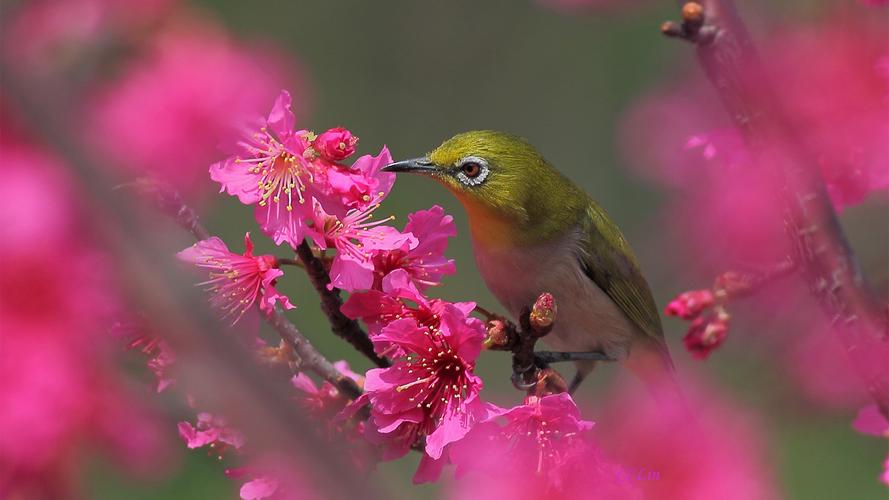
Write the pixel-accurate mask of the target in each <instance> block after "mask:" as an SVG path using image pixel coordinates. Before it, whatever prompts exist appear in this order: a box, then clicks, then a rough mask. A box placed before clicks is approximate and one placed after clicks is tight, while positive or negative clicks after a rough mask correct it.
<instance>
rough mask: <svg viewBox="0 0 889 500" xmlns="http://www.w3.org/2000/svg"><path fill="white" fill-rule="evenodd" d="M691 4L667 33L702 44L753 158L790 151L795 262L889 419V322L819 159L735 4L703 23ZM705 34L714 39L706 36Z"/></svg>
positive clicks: (712, 0)
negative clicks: (784, 110)
mask: <svg viewBox="0 0 889 500" xmlns="http://www.w3.org/2000/svg"><path fill="white" fill-rule="evenodd" d="M692 3H695V2H680V4H682V5H683V23H682V26H680V27H679V28H678V30H677V29H676V27H675V25H667V26H665V29H664V31H665V32H668V33H667V34H670V35H676V34H677V33H679V34H689V35H688V36H683V38H685V39H688V40H689V41H692V42H694V43H695V46H696V50H697V55H698V61H699V62H700V64H701V67H702V68H703V69H704V71H705V73H706V74H707V77H708V79H709V80H710V82H711V83H712V84H713V86H714V87H715V89H716V92H717V93H718V94H719V97H720V100H721V101H722V104H723V106H724V107H725V109H726V111H727V112H728V114H729V116H730V117H731V118H732V120H733V121H734V124H735V126H737V127H738V129H739V130H740V131H741V133H742V134H743V136H744V139H745V141H746V142H747V145H748V146H749V148H750V150H751V152H752V153H753V154H754V155H757V156H760V157H762V155H764V154H765V152H766V151H768V148H767V145H768V144H770V143H774V142H775V141H778V142H780V143H782V144H788V145H790V146H791V147H790V148H788V149H789V151H787V152H785V153H784V154H783V156H782V157H781V158H780V162H779V163H778V165H779V166H778V167H777V168H776V169H775V172H774V174H775V176H776V178H777V179H778V180H779V182H780V185H781V186H783V187H782V189H781V191H780V192H779V193H777V195H778V196H779V198H780V199H781V201H782V206H783V210H784V219H785V223H786V227H787V233H788V237H789V238H790V240H791V243H792V247H793V252H794V255H793V260H794V261H795V262H796V263H797V264H798V265H799V268H800V271H801V273H802V275H803V277H804V279H805V280H806V282H807V284H808V285H809V288H810V289H811V291H812V293H813V294H814V295H815V297H816V298H817V299H818V301H819V303H820V306H821V309H822V310H823V311H824V313H825V314H826V315H827V317H828V318H829V319H830V321H831V324H832V326H833V330H834V331H835V332H836V335H837V336H838V338H839V340H840V341H841V343H842V345H843V347H844V349H845V351H846V353H847V355H848V356H849V358H850V360H851V361H852V364H853V365H854V366H855V367H856V369H857V370H858V372H859V375H860V376H861V377H862V378H863V379H864V381H865V384H866V386H867V390H868V392H869V393H870V395H871V397H872V398H873V399H874V401H875V402H876V403H877V404H878V405H879V407H880V409H881V411H882V412H883V414H884V415H885V416H889V332H887V323H889V318H887V316H886V311H885V308H884V306H881V305H880V303H879V301H878V300H877V299H876V297H875V296H874V294H873V292H872V291H871V289H870V288H869V287H868V285H867V283H866V282H865V279H864V277H863V276H862V274H861V270H860V268H859V265H858V263H857V261H856V259H855V255H854V254H853V252H852V250H851V248H850V246H849V244H848V241H847V239H846V236H845V234H844V233H843V230H842V228H841V226H840V224H839V221H838V219H837V217H836V213H835V211H834V209H833V206H832V204H831V202H830V199H829V198H828V195H827V189H826V187H825V185H824V181H823V180H822V178H821V176H820V173H819V171H818V169H817V168H815V167H814V165H815V164H816V163H815V162H814V161H813V159H812V154H811V152H809V151H806V150H805V148H804V147H802V146H801V145H800V141H799V140H798V138H796V137H795V136H794V133H793V130H792V128H791V127H790V126H789V125H788V124H787V123H786V121H785V119H784V117H783V116H782V114H781V112H780V110H781V103H780V102H779V101H778V100H777V99H776V98H775V97H774V96H773V95H772V94H771V93H770V92H769V89H767V88H765V87H767V86H768V85H767V83H766V78H765V76H766V75H765V72H764V71H763V69H762V64H761V63H760V60H759V57H758V54H757V53H756V50H755V47H754V46H753V42H752V41H751V39H750V36H749V35H748V33H747V30H746V28H745V27H744V25H743V23H742V22H741V20H740V18H739V16H738V14H737V11H736V9H735V6H734V3H733V2H732V1H731V0H705V1H704V2H702V3H701V4H700V5H702V7H701V9H700V12H699V15H700V19H692V18H693V17H695V16H691V17H692V18H690V16H689V15H688V13H689V12H695V11H696V10H697V9H695V8H693V7H692V8H689V7H688V6H689V5H690V4H692ZM695 26H698V27H697V28H696V27H695ZM695 30H697V31H695ZM704 30H706V32H707V33H709V34H708V35H707V36H706V37H701V36H700V33H701V32H702V31H704ZM694 33H698V35H695V34H694Z"/></svg>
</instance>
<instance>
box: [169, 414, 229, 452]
mask: <svg viewBox="0 0 889 500" xmlns="http://www.w3.org/2000/svg"><path fill="white" fill-rule="evenodd" d="M179 437H181V438H182V439H183V440H184V441H185V443H186V445H187V446H188V449H190V450H193V449H195V448H203V447H204V446H211V445H212V447H213V451H214V453H216V454H217V455H219V456H222V454H223V453H224V452H225V450H227V449H229V448H232V449H234V450H236V451H237V450H240V449H241V447H242V446H244V435H243V434H241V433H240V432H239V431H238V430H237V429H234V428H233V427H230V426H229V425H228V424H227V423H226V421H225V419H224V418H223V417H221V416H219V415H213V414H211V413H206V412H202V413H198V416H197V420H196V422H195V424H194V425H192V424H191V423H190V422H179Z"/></svg>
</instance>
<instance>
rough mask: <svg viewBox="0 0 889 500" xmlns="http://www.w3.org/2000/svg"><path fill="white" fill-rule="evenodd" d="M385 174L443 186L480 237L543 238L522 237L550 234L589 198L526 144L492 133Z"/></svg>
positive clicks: (449, 144) (469, 135)
mask: <svg viewBox="0 0 889 500" xmlns="http://www.w3.org/2000/svg"><path fill="white" fill-rule="evenodd" d="M383 170H385V171H388V172H411V173H417V174H423V175H427V176H429V177H432V178H433V179H435V180H437V181H438V182H440V183H441V184H443V185H444V186H445V187H446V188H448V190H450V191H451V192H452V193H454V195H455V196H456V197H457V199H459V200H460V202H461V203H462V204H463V206H464V207H465V208H466V210H467V212H468V214H469V217H470V220H471V221H472V225H473V233H474V234H475V235H476V236H477V237H478V236H479V235H480V234H482V233H484V234H490V235H496V234H498V233H509V234H510V235H511V236H514V237H518V238H524V237H526V236H528V237H535V236H541V235H535V234H531V235H525V234H523V233H524V232H526V231H527V230H531V231H534V230H536V229H538V228H541V229H548V228H549V226H552V223H553V222H554V220H557V219H559V218H560V217H561V216H563V215H565V212H566V210H567V211H572V212H574V211H576V205H577V203H574V202H573V201H576V200H578V199H579V200H580V201H581V202H582V201H583V199H585V195H584V193H583V192H582V191H580V190H579V189H577V188H576V187H575V186H574V185H573V184H572V183H571V182H570V181H568V180H567V179H565V178H564V177H563V176H562V175H561V174H559V173H558V172H557V171H556V170H555V169H553V168H552V167H551V166H550V165H549V163H547V161H546V160H545V159H544V158H543V156H541V155H540V153H538V152H537V150H536V149H534V147H533V146H531V144H530V143H528V141H526V140H525V139H522V138H521V137H517V136H514V135H511V134H507V133H503V132H495V131H490V130H483V131H472V132H464V133H462V134H458V135H456V136H454V137H452V138H450V139H448V140H447V141H445V142H444V143H442V145H441V146H439V147H437V148H435V149H434V150H432V151H431V152H430V153H429V154H427V155H426V156H424V157H421V158H413V159H410V160H404V161H399V162H395V163H392V164H391V165H388V166H387V167H385V168H384V169H383ZM566 199H567V200H568V202H567V204H566ZM563 218H564V217H563ZM542 225H546V226H547V227H546V228H543V227H542ZM523 229H524V230H526V231H523ZM501 236H503V235H502V234H501ZM542 236H545V235H542Z"/></svg>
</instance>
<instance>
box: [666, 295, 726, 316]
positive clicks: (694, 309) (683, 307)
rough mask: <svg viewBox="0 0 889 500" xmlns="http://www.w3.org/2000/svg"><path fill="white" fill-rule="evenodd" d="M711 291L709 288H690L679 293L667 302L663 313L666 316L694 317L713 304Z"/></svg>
mask: <svg viewBox="0 0 889 500" xmlns="http://www.w3.org/2000/svg"><path fill="white" fill-rule="evenodd" d="M713 302H714V298H713V292H711V291H710V290H692V291H690V292H685V293H681V294H679V295H678V296H677V297H676V298H675V299H673V301H672V302H670V303H669V304H667V307H666V308H665V309H664V313H665V314H667V315H668V316H678V317H680V318H682V319H695V318H697V317H698V316H700V315H701V313H702V312H703V311H704V310H705V309H708V308H710V307H712V306H713Z"/></svg>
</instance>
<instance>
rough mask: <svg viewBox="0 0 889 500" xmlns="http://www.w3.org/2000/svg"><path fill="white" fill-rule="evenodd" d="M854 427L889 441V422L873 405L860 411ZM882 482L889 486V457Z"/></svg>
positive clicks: (881, 478)
mask: <svg viewBox="0 0 889 500" xmlns="http://www.w3.org/2000/svg"><path fill="white" fill-rule="evenodd" d="M852 427H853V428H854V429H855V430H856V431H858V432H860V433H862V434H868V435H871V436H878V437H882V438H886V439H889V421H887V420H886V417H884V416H883V414H882V413H880V409H879V407H877V405H876V404H875V403H871V404H869V405H867V406H865V407H864V408H862V409H861V410H859V411H858V416H857V417H856V418H855V421H854V422H853V423H852ZM880 481H882V482H883V484H885V485H886V486H889V456H887V457H886V460H885V461H883V473H882V474H881V475H880Z"/></svg>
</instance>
